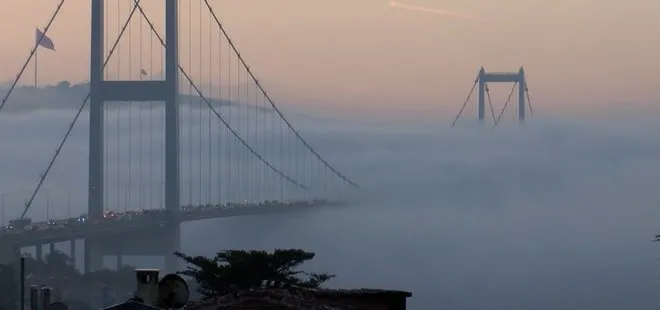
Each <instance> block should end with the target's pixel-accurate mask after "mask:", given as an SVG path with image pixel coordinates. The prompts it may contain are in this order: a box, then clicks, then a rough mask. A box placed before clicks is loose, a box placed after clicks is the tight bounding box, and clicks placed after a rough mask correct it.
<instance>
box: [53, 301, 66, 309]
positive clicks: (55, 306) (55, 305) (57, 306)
mask: <svg viewBox="0 0 660 310" xmlns="http://www.w3.org/2000/svg"><path fill="white" fill-rule="evenodd" d="M48 309H49V310H69V307H67V306H66V305H65V304H63V303H61V302H57V301H56V302H53V303H51V304H50V306H49V307H48Z"/></svg>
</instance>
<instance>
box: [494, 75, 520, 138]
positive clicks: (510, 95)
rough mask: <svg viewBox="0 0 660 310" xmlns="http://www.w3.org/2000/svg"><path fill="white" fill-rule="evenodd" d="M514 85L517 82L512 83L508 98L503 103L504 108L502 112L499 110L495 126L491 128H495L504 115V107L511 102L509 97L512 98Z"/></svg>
mask: <svg viewBox="0 0 660 310" xmlns="http://www.w3.org/2000/svg"><path fill="white" fill-rule="evenodd" d="M516 85H518V82H515V83H513V87H511V92H509V97H508V98H507V99H506V102H505V103H504V106H503V107H502V110H500V114H499V115H498V116H497V119H496V120H495V124H494V125H493V128H495V126H497V124H498V123H499V122H500V118H501V117H502V114H504V110H506V106H507V105H509V101H511V97H512V96H513V92H514V91H515V90H516Z"/></svg>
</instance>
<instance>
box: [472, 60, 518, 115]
mask: <svg viewBox="0 0 660 310" xmlns="http://www.w3.org/2000/svg"><path fill="white" fill-rule="evenodd" d="M477 80H478V81H479V90H478V96H479V102H478V104H477V114H478V116H477V117H478V119H479V121H480V122H484V119H485V116H486V99H485V98H486V83H489V82H495V83H515V84H518V121H519V122H524V121H525V90H526V89H527V87H526V85H525V70H524V69H523V67H520V69H519V70H518V72H486V70H485V69H484V67H481V69H479V76H478V78H477Z"/></svg>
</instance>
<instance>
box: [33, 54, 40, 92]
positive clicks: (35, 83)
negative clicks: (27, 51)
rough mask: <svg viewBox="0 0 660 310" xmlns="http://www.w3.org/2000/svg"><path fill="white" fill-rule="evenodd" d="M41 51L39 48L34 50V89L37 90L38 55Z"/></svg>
mask: <svg viewBox="0 0 660 310" xmlns="http://www.w3.org/2000/svg"><path fill="white" fill-rule="evenodd" d="M38 51H39V47H38V46H37V48H36V49H35V50H34V88H37V76H38V75H37V73H38V72H37V54H38Z"/></svg>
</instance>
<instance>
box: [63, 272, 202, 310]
mask: <svg viewBox="0 0 660 310" xmlns="http://www.w3.org/2000/svg"><path fill="white" fill-rule="evenodd" d="M189 298H190V289H189V288H188V283H186V281H185V280H183V278H182V277H180V276H179V275H176V274H168V275H166V276H164V277H163V278H162V279H161V280H160V282H158V305H159V306H160V307H162V308H165V309H168V308H169V309H178V308H183V307H184V306H185V305H186V304H187V303H188V299H189ZM56 310H59V309H56Z"/></svg>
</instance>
